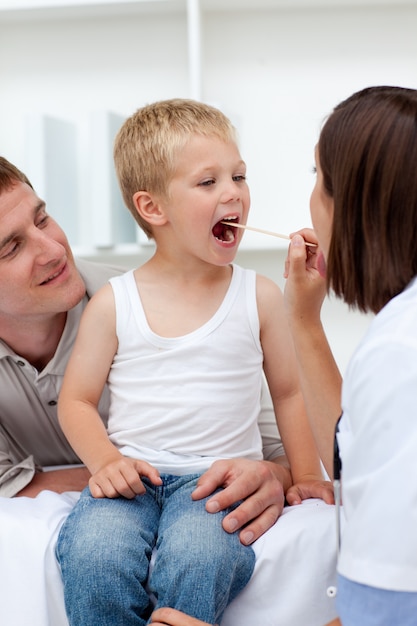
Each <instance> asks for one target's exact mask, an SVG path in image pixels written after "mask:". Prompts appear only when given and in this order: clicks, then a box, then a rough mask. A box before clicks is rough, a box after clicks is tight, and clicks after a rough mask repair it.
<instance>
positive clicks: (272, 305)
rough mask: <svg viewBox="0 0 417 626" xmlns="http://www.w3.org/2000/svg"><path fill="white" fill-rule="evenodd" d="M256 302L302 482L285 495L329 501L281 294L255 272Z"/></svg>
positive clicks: (283, 430)
mask: <svg viewBox="0 0 417 626" xmlns="http://www.w3.org/2000/svg"><path fill="white" fill-rule="evenodd" d="M257 302H258V311H259V319H260V332H261V343H262V348H263V353H264V371H265V376H266V378H267V381H268V386H269V390H270V393H271V397H272V401H273V405H274V410H275V415H276V417H277V423H278V428H279V431H280V434H281V437H282V440H283V443H284V448H285V451H286V454H287V457H288V460H289V463H290V468H291V474H292V478H293V482H294V483H300V484H302V485H303V488H302V489H299V490H297V489H294V487H293V488H292V489H291V491H290V492H289V494H288V495H289V496H290V497H288V496H287V499H288V500H289V502H290V503H291V504H295V503H297V502H300V501H301V500H302V499H304V498H305V497H314V496H316V497H322V498H323V499H324V500H325V501H327V502H332V501H333V497H332V493H331V486H330V484H329V483H327V482H325V481H323V474H322V469H321V464H320V458H319V455H318V452H317V448H316V445H315V441H314V438H313V433H312V431H311V427H310V424H309V421H308V418H307V414H306V411H305V406H304V401H303V397H302V393H301V389H300V384H299V379H298V368H297V361H296V357H295V350H294V345H293V341H292V337H291V333H290V330H289V326H288V322H287V319H286V313H285V309H284V300H283V295H282V293H281V291H280V289H279V288H278V286H277V285H276V284H275V283H274V282H273V281H271V280H269V279H267V278H265V277H263V276H258V278H257ZM309 486H310V487H309Z"/></svg>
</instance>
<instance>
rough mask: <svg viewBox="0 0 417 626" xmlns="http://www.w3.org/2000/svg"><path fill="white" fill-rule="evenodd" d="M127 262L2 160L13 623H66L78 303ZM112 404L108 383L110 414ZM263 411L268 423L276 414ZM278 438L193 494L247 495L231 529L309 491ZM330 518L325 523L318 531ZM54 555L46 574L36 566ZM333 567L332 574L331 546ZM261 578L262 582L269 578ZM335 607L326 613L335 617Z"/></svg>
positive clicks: (7, 583) (1, 293)
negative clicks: (83, 234) (73, 241)
mask: <svg viewBox="0 0 417 626" xmlns="http://www.w3.org/2000/svg"><path fill="white" fill-rule="evenodd" d="M120 271H121V270H117V269H116V268H110V267H105V266H100V265H97V264H93V263H87V262H81V261H80V262H77V264H76V263H75V261H74V258H73V255H72V252H71V249H70V246H69V244H68V241H67V239H66V236H65V234H64V232H63V231H62V230H61V229H60V227H59V226H58V225H57V224H56V222H55V221H54V220H53V219H52V218H51V217H50V216H49V215H48V214H47V212H46V207H45V203H44V202H43V201H42V200H41V199H40V198H39V197H38V196H37V195H36V193H35V191H34V190H33V188H32V186H31V184H30V182H29V180H28V179H27V178H26V176H25V175H24V174H23V173H22V172H20V171H19V170H18V169H17V168H15V167H14V166H13V165H12V164H10V163H9V162H8V161H7V160H6V159H4V158H0V390H1V392H0V496H3V499H2V501H1V502H0V524H1V527H2V537H3V539H2V541H3V543H4V545H0V558H1V559H2V572H1V575H0V576H1V577H2V578H1V577H0V606H1V607H2V608H1V614H2V618H3V621H4V622H5V623H7V624H8V625H9V626H17V625H18V624H19V625H20V624H22V623H31V625H32V626H37V625H39V626H46V624H48V623H53V624H54V626H61V624H65V623H66V621H65V614H64V608H63V602H62V598H61V596H60V593H61V591H59V589H60V588H59V580H58V578H59V571H58V569H57V565H56V562H55V559H54V556H53V549H54V542H55V539H56V534H57V532H58V530H59V527H60V525H61V523H62V521H63V519H64V518H65V516H66V515H67V514H68V512H69V511H70V509H71V507H72V505H73V503H74V502H75V499H76V497H77V494H78V492H79V491H81V490H82V489H83V488H84V487H85V485H86V484H87V482H88V478H89V475H88V472H87V471H86V469H85V468H83V467H73V466H74V465H77V464H79V459H78V458H77V457H76V455H75V454H74V453H73V451H72V450H71V448H70V446H69V445H68V443H67V441H66V439H65V437H64V436H63V434H62V432H61V430H60V428H59V425H58V421H57V415H56V404H57V399H58V394H59V390H60V386H61V382H62V377H63V374H64V371H65V366H66V363H67V360H68V357H69V354H70V351H71V347H72V345H73V341H74V339H75V335H76V332H77V327H78V321H79V318H80V316H81V312H82V310H83V309H84V307H85V305H86V302H87V301H88V298H89V296H91V295H92V293H94V291H96V290H97V289H98V288H99V287H100V286H101V285H102V284H104V283H105V282H106V281H107V279H108V278H109V277H110V276H111V275H114V274H116V273H117V272H120ZM107 408H108V398H107V395H106V393H104V394H103V397H102V399H101V403H100V413H101V415H102V417H103V419H104V420H105V419H106V417H107ZM266 421H267V426H266V428H267V429H270V428H271V423H272V422H271V419H269V422H268V419H266ZM272 448H273V451H272V453H271V457H272V458H273V459H274V457H275V461H276V462H273V461H249V460H245V459H236V460H230V461H227V460H225V461H220V462H217V463H215V464H214V465H213V466H212V468H211V469H210V470H209V471H208V472H207V473H206V474H205V475H204V476H203V478H202V479H201V482H200V484H199V487H198V488H197V489H198V494H196V495H199V496H200V497H205V496H207V495H209V494H210V493H212V492H213V491H214V489H215V488H217V487H218V486H224V487H225V488H224V489H223V490H222V491H221V492H220V493H218V494H216V495H215V496H213V498H212V499H211V500H210V501H209V504H208V510H209V511H210V512H215V511H217V510H219V509H223V508H225V507H226V506H229V505H230V504H232V503H234V502H236V501H238V500H243V502H242V504H241V505H240V506H239V507H238V508H237V509H235V510H234V511H233V512H232V513H230V514H229V515H228V516H227V517H226V518H225V520H224V528H225V530H226V531H227V532H234V531H237V530H239V531H240V538H241V541H242V542H243V543H247V544H249V543H253V542H254V541H255V540H256V539H257V538H258V537H260V536H261V535H262V534H263V533H264V532H265V531H266V530H267V529H268V528H270V527H271V526H272V525H273V524H274V523H275V522H276V520H277V519H278V517H279V516H280V515H281V513H282V510H283V506H284V494H285V493H286V497H287V500H288V501H289V503H291V504H296V503H299V502H301V499H302V498H301V496H300V494H299V493H298V492H297V491H291V489H290V490H288V489H289V487H290V485H291V475H290V472H289V470H288V468H287V467H286V463H285V457H283V456H282V451H281V456H279V454H280V451H279V449H277V448H276V447H274V446H272ZM57 466H60V467H59V468H57ZM45 468H53V469H51V470H50V471H44V469H45ZM74 492H75V493H74ZM57 494H62V496H59V495H57ZM306 495H307V496H308V494H305V493H303V494H302V497H303V498H304V497H306ZM14 496H28V497H29V498H30V499H29V498H27V497H25V498H22V499H20V498H14ZM10 498H12V499H10ZM312 502H315V501H312ZM317 506H318V505H317ZM323 506H324V507H325V506H326V505H323ZM297 508H298V507H297ZM300 508H301V507H300ZM330 508H331V507H329V511H330ZM329 511H327V510H326V516H327V514H328V512H329ZM322 528H323V526H322V524H320V532H321V531H322ZM326 528H327V526H326ZM4 537H7V539H4ZM314 541H315V538H314V537H312V538H310V539H309V543H310V542H314ZM318 554H319V555H320V554H321V553H320V552H319V553H318ZM277 558H279V557H277ZM22 559H25V561H27V562H25V561H23V562H22ZM325 560H326V559H325ZM45 564H46V567H45V578H43V572H42V574H41V575H39V569H38V568H42V569H43V567H44V566H45ZM324 565H325V571H327V569H328V568H329V566H330V575H331V568H333V569H334V563H333V555H332V554H330V555H329V556H328V557H327V560H326V563H325V564H324ZM254 578H256V575H255V576H254ZM271 584H273V581H271ZM259 586H260V587H262V591H264V586H265V585H264V584H263V583H262V585H261V584H260V585H259ZM248 587H250V585H249V586H248ZM272 589H273V588H272ZM248 591H249V600H248V601H249V602H250V593H251V591H250V589H249V590H248ZM245 592H246V590H245ZM22 598H25V602H22ZM35 602H36V603H37V604H36V607H34V603H35ZM41 605H42V606H41ZM329 610H330V613H328V614H327V613H326V615H325V618H326V619H327V618H330V617H333V613H332V611H333V609H332V608H331V607H330V609H329ZM325 611H327V605H326V608H325ZM320 618H321V616H320ZM236 623H237V622H236ZM240 623H242V622H240ZM248 623H250V621H249V622H248ZM271 623H273V622H271ZM306 624H307V622H306ZM291 626H295V622H294V623H292V624H291ZM300 626H301V624H300Z"/></svg>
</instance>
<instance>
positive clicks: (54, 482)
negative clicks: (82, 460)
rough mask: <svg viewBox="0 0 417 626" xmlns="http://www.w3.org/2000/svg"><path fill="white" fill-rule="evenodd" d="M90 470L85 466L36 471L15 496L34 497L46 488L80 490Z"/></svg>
mask: <svg viewBox="0 0 417 626" xmlns="http://www.w3.org/2000/svg"><path fill="white" fill-rule="evenodd" d="M89 478H90V472H89V471H88V469H87V468H86V467H71V468H67V469H59V470H51V471H47V472H36V473H35V475H34V477H33V479H32V480H31V482H30V483H29V484H28V485H26V487H23V489H21V490H20V491H19V492H18V493H17V494H16V497H19V496H26V497H28V498H35V497H36V496H37V495H38V494H39V493H40V492H41V491H44V490H45V489H48V490H49V491H55V492H56V493H63V492H64V491H82V490H83V489H84V487H86V486H87V484H88V480H89Z"/></svg>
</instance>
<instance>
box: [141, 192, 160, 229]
mask: <svg viewBox="0 0 417 626" xmlns="http://www.w3.org/2000/svg"><path fill="white" fill-rule="evenodd" d="M133 204H134V205H135V208H136V211H137V212H138V214H139V215H140V216H141V218H142V219H144V220H145V221H146V222H148V224H150V225H151V226H162V225H163V224H165V223H166V221H167V218H166V216H165V213H164V211H163V209H162V208H161V205H160V203H159V200H157V199H156V198H155V197H154V196H153V195H152V194H150V193H148V192H147V191H137V192H136V193H135V194H134V195H133Z"/></svg>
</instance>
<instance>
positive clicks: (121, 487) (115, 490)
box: [88, 456, 162, 499]
mask: <svg viewBox="0 0 417 626" xmlns="http://www.w3.org/2000/svg"><path fill="white" fill-rule="evenodd" d="M141 476H146V477H147V478H149V480H150V481H151V482H152V483H153V484H154V485H160V484H161V483H162V480H161V477H160V475H159V472H158V470H156V469H155V468H154V467H153V466H152V465H150V464H149V463H147V462H146V461H140V460H138V459H131V458H128V457H125V456H123V457H120V458H119V459H116V460H114V461H111V462H110V463H108V464H107V465H104V466H103V467H102V468H101V469H99V470H98V471H97V472H95V473H94V474H93V475H92V476H91V478H90V480H89V483H88V484H89V487H90V491H91V495H92V496H93V498H118V497H119V496H123V498H128V499H132V498H134V497H135V496H137V495H140V494H143V493H145V487H144V485H143V483H142V481H141V478H140V477H141Z"/></svg>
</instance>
